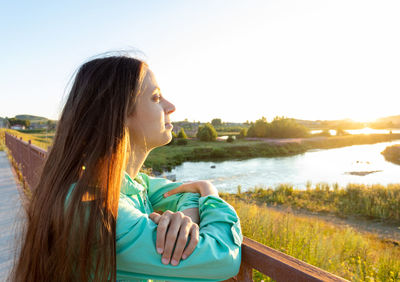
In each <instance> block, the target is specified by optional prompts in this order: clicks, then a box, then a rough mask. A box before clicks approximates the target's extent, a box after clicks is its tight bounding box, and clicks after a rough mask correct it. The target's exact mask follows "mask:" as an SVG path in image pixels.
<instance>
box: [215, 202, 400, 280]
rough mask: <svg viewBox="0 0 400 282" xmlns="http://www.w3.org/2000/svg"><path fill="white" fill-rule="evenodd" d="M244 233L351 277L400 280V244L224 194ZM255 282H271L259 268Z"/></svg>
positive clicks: (282, 250)
mask: <svg viewBox="0 0 400 282" xmlns="http://www.w3.org/2000/svg"><path fill="white" fill-rule="evenodd" d="M223 198H225V199H226V200H227V201H228V202H229V203H230V204H231V205H232V206H233V207H234V208H235V209H236V211H237V213H238V215H239V217H240V220H241V225H242V230H243V235H244V236H246V237H248V238H251V239H253V240H256V241H258V242H260V243H262V244H265V245H267V246H269V247H271V248H274V249H277V250H279V251H281V252H284V253H286V254H288V255H291V256H293V257H296V258H298V259H300V260H302V261H305V262H307V263H310V264H312V265H315V266H317V267H320V268H322V269H324V270H327V271H329V272H331V273H334V274H336V275H338V276H341V277H343V278H346V279H349V280H351V281H400V247H399V246H398V245H397V246H396V245H393V244H392V243H386V242H384V241H382V240H381V239H379V238H378V237H376V236H373V235H366V234H362V233H360V232H358V231H357V230H355V229H353V228H350V227H338V226H336V225H333V224H330V223H327V222H325V221H323V220H316V219H310V218H307V217H302V216H296V215H294V214H292V213H288V212H278V211H274V210H271V209H269V208H268V207H266V206H265V204H261V205H256V204H249V203H246V202H245V201H241V200H238V199H237V198H236V197H235V196H232V195H227V194H225V195H223ZM254 280H255V281H261V280H264V281H270V279H269V278H267V277H265V276H264V275H261V274H260V273H258V272H257V271H254Z"/></svg>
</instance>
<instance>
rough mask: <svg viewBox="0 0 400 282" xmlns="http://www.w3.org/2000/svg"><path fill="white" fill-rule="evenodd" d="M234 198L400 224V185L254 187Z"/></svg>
mask: <svg viewBox="0 0 400 282" xmlns="http://www.w3.org/2000/svg"><path fill="white" fill-rule="evenodd" d="M231 197H236V198H237V199H242V200H245V201H247V202H251V201H254V202H257V203H265V204H268V205H284V206H288V207H292V208H295V209H305V210H308V211H312V212H320V213H332V214H335V215H337V216H340V217H346V216H350V215H351V216H354V215H355V216H360V217H363V218H367V219H379V220H384V221H388V222H393V223H396V224H397V223H398V224H400V184H389V185H387V186H384V185H380V184H373V185H364V184H348V185H347V186H346V187H339V185H337V184H333V185H328V184H325V183H319V184H316V185H315V187H314V188H312V187H310V186H309V187H308V188H307V190H296V189H295V188H294V187H293V186H292V185H289V184H281V185H278V186H277V187H276V189H272V188H268V189H263V188H257V187H256V188H253V189H251V190H250V191H248V192H244V193H243V192H242V193H238V194H232V195H231Z"/></svg>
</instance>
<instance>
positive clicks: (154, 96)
mask: <svg viewBox="0 0 400 282" xmlns="http://www.w3.org/2000/svg"><path fill="white" fill-rule="evenodd" d="M152 100H153V101H154V102H156V103H158V102H160V100H161V95H160V94H155V95H153V97H152Z"/></svg>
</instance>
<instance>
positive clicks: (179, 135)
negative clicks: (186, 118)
mask: <svg viewBox="0 0 400 282" xmlns="http://www.w3.org/2000/svg"><path fill="white" fill-rule="evenodd" d="M178 138H182V139H187V138H188V137H187V135H186V133H185V130H184V129H183V127H181V129H180V130H179V132H178Z"/></svg>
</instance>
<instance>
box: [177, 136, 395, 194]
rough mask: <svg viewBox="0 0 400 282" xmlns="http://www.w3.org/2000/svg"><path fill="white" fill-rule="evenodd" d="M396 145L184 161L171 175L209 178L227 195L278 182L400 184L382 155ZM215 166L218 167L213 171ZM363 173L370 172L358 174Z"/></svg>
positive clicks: (182, 178) (299, 184)
mask: <svg viewBox="0 0 400 282" xmlns="http://www.w3.org/2000/svg"><path fill="white" fill-rule="evenodd" d="M394 144H400V141H394V142H385V143H377V144H373V145H355V146H349V147H343V148H336V149H328V150H312V151H308V152H306V153H304V154H300V155H295V156H289V157H277V158H255V159H249V160H242V161H224V162H185V163H183V164H182V165H180V166H178V167H176V168H175V169H173V170H172V171H171V173H169V174H173V175H175V176H176V179H177V181H194V180H200V179H207V180H210V181H211V182H213V183H214V185H215V186H216V187H217V188H218V190H220V191H226V192H236V190H237V186H238V185H241V186H242V191H246V190H248V189H249V188H252V187H255V186H260V187H275V186H276V185H277V184H279V183H290V184H293V185H295V187H297V188H299V189H305V187H306V183H307V182H308V181H311V183H313V184H316V183H318V182H327V183H329V184H333V183H338V184H339V185H341V186H345V185H347V184H348V183H363V184H373V183H380V184H388V183H400V166H399V165H395V164H392V163H390V162H387V161H385V159H384V157H383V156H382V155H381V152H382V151H383V150H384V149H385V148H386V146H389V145H394ZM213 165H215V168H211V166H213ZM351 172H353V173H351ZM354 172H355V173H354ZM362 172H369V173H366V174H365V175H364V176H361V175H358V174H363V173H362Z"/></svg>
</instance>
